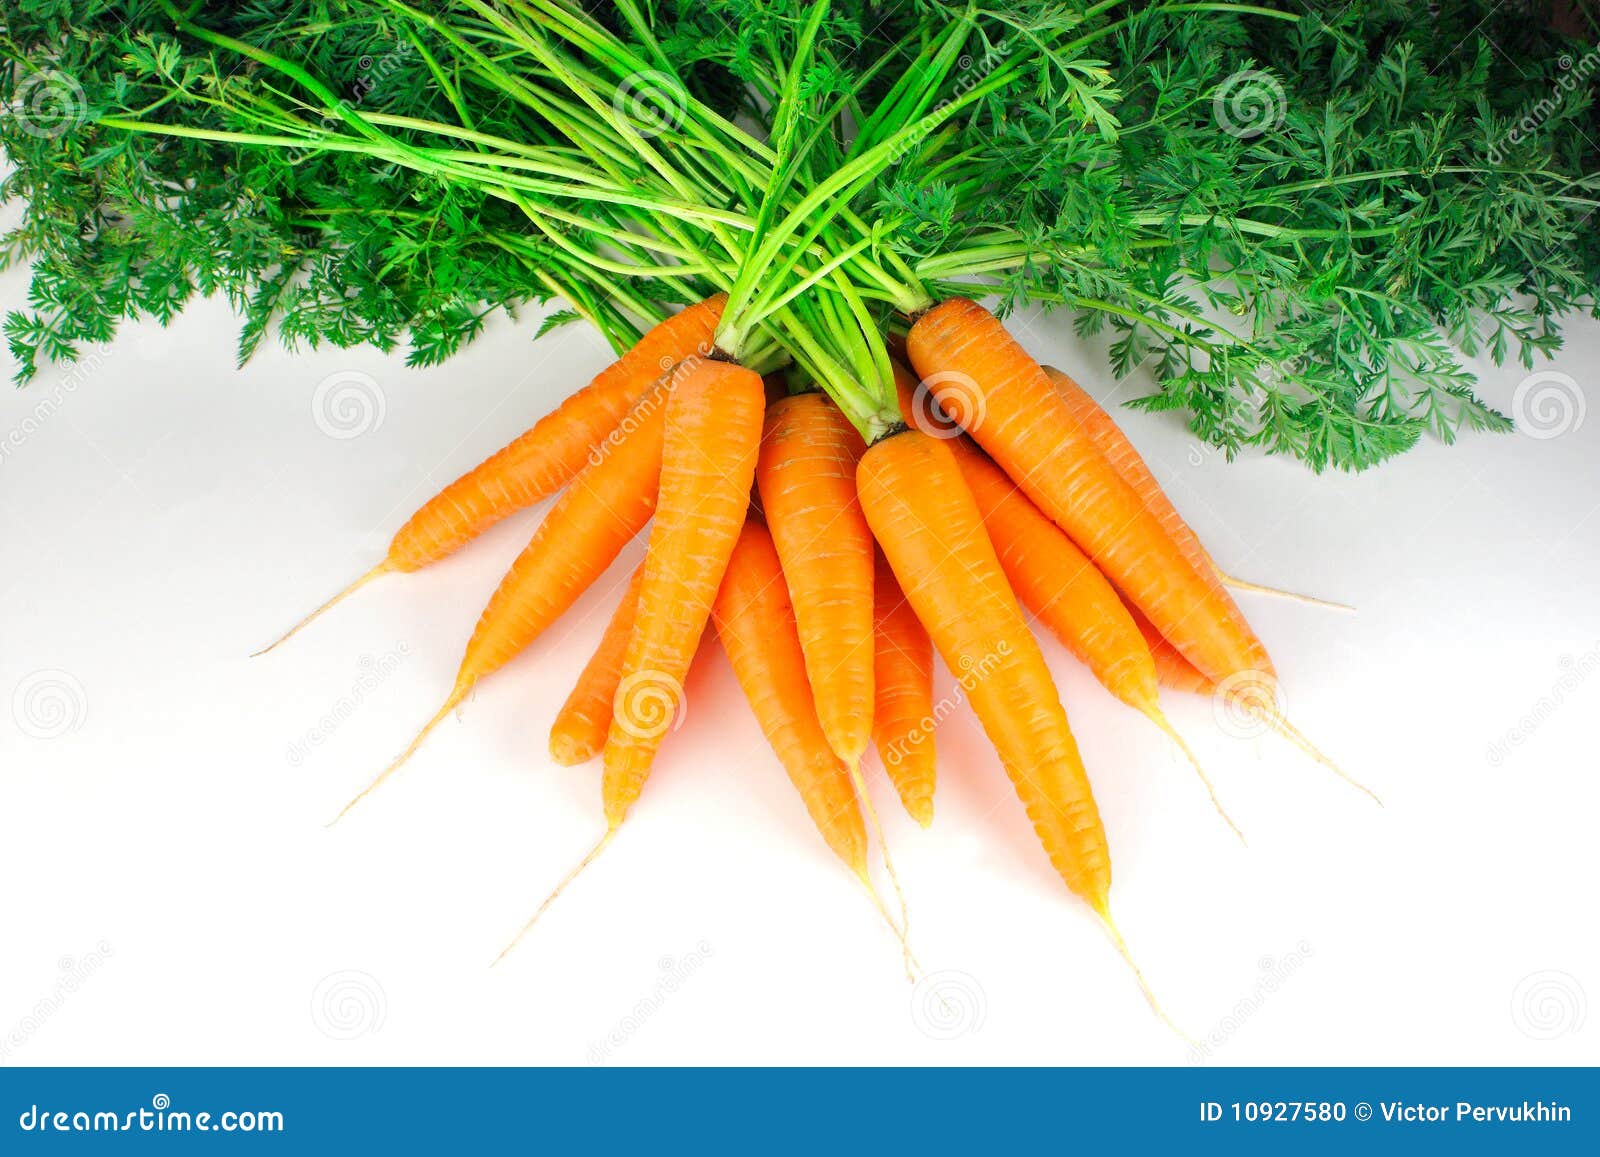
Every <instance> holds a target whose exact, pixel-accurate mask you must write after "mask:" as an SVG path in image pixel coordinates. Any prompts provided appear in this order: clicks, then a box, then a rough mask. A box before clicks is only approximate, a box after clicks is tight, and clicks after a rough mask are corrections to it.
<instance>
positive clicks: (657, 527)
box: [603, 359, 764, 832]
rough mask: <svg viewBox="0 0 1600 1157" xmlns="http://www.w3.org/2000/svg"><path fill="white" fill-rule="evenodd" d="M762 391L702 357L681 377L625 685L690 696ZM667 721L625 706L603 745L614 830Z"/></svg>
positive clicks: (726, 365) (752, 459)
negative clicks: (649, 720)
mask: <svg viewBox="0 0 1600 1157" xmlns="http://www.w3.org/2000/svg"><path fill="white" fill-rule="evenodd" d="M763 401H764V397H763V394H762V384H761V378H760V376H759V375H757V374H754V373H752V372H751V371H749V370H747V369H745V368H744V367H742V366H738V365H734V364H733V363H731V362H724V361H714V360H709V359H707V360H703V361H699V362H697V363H695V364H694V366H692V367H691V368H690V369H689V371H688V373H686V374H684V375H683V378H682V380H681V381H680V382H679V383H678V385H677V388H676V389H675V390H674V391H673V393H672V397H671V398H670V400H669V401H668V402H667V407H666V440H665V445H664V448H663V452H662V459H661V487H660V495H661V497H660V501H659V503H658V505H657V510H656V518H655V524H654V526H653V527H652V528H651V531H650V545H649V547H648V548H647V550H646V552H645V561H644V578H643V579H642V580H641V582H640V586H639V610H638V614H637V618H636V619H635V621H634V628H633V635H632V637H631V638H630V639H629V642H628V651H627V655H626V657H625V658H624V660H623V664H622V671H623V674H622V684H623V685H625V686H626V685H632V684H634V683H639V682H649V683H651V684H653V685H656V686H659V687H662V688H665V689H666V690H667V691H668V693H669V694H671V695H672V696H674V697H678V696H681V695H682V692H683V679H684V676H685V675H686V674H687V673H688V670H689V661H690V660H691V659H692V658H693V657H694V652H695V648H696V647H697V646H698V645H699V643H700V635H701V633H702V632H703V631H704V630H705V626H706V621H707V619H709V617H710V615H711V602H712V599H713V598H714V597H715V596H716V593H717V587H718V585H719V584H720V583H721V582H722V574H723V571H724V570H725V569H726V568H727V565H728V559H729V557H730V556H731V555H732V553H733V547H734V543H735V542H737V541H738V537H739V529H740V527H741V526H743V525H744V520H745V511H746V509H747V507H748V504H749V495H750V486H751V483H752V482H753V481H754V479H755V469H756V455H757V452H758V449H759V446H760V442H761V421H762V405H763ZM663 733H664V728H656V727H654V726H640V725H638V722H637V721H635V720H633V719H630V718H628V716H627V713H625V712H619V713H618V714H617V717H616V718H614V719H613V720H612V721H611V731H610V733H609V734H608V736H607V738H606V746H605V781H604V784H603V793H604V802H605V815H606V823H607V827H608V829H609V831H612V832H614V831H615V830H616V829H617V828H618V827H619V826H620V825H621V824H622V821H623V819H624V818H626V816H627V814H628V809H629V808H631V807H632V806H633V803H634V801H635V800H637V799H638V798H639V793H640V791H641V790H642V789H643V787H644V782H645V779H646V778H647V777H648V776H649V774H650V764H651V762H652V761H653V760H654V758H655V753H656V749H657V748H658V747H659V746H660V743H661V739H662V735H663Z"/></svg>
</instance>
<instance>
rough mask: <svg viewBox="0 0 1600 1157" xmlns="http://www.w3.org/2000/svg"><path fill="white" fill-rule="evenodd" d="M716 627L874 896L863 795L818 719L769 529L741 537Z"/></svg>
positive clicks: (827, 825)
mask: <svg viewBox="0 0 1600 1157" xmlns="http://www.w3.org/2000/svg"><path fill="white" fill-rule="evenodd" d="M711 620H712V622H713V624H715V626H716V629H717V637H718V638H719V639H721V640H722V647H723V650H725V651H727V653H728V661H729V663H730V664H732V666H733V673H734V676H735V678H737V679H738V680H739V686H740V687H741V688H743V690H744V694H745V698H746V699H747V700H749V702H750V708H751V710H752V711H754V712H755V716H756V720H757V721H758V722H759V723H760V724H761V731H762V734H764V735H765V736H766V737H767V742H768V743H769V744H771V746H772V750H773V752H774V753H775V754H776V755H777V757H778V760H779V762H781V763H782V764H783V768H784V770H785V771H787V772H788V773H789V779H790V780H791V781H792V782H793V783H794V786H795V790H796V791H798V792H799V793H800V798H801V800H802V801H804V803H805V806H806V811H807V812H808V813H810V815H811V822H812V823H814V824H815V825H816V827H817V831H818V832H820V833H821V834H822V838H823V839H824V840H825V841H826V842H827V844H828V847H830V848H832V849H833V854H834V855H836V856H838V857H839V859H840V860H842V861H844V864H845V866H846V867H847V868H849V869H850V871H851V872H853V873H854V874H855V875H856V877H857V878H858V879H860V880H861V882H862V883H863V884H865V885H866V886H867V888H868V890H869V891H870V890H872V878H871V876H870V875H869V873H868V870H867V827H866V823H865V822H864V821H863V820H862V818H861V808H860V806H859V805H858V804H857V802H856V793H855V788H854V787H852V786H851V783H850V773H849V771H848V770H847V769H846V768H845V765H844V762H843V761H842V760H841V759H840V758H839V756H838V755H837V754H835V753H834V751H833V749H832V748H831V747H830V746H829V744H828V740H827V737H826V735H825V734H824V733H823V730H822V725H821V723H820V721H819V720H818V718H817V711H816V706H815V704H814V700H813V697H812V693H811V683H810V681H809V680H808V679H807V677H806V667H805V659H804V657H803V655H802V653H801V649H800V636H799V634H798V632H797V628H796V620H795V612H794V606H793V603H792V602H791V597H790V593H789V588H788V586H787V584H786V583H785V582H784V579H783V571H782V569H781V564H780V563H779V560H778V553H777V551H776V549H774V547H773V542H772V537H771V535H770V534H769V533H768V532H767V528H766V527H764V526H762V525H761V523H759V522H757V521H755V520H754V519H749V520H747V521H746V522H745V524H744V529H743V530H741V531H740V532H739V541H738V544H737V545H736V546H735V547H734V548H733V557H732V558H731V559H729V561H728V570H727V573H726V574H725V575H724V576H723V579H722V586H721V587H720V588H719V589H718V591H717V597H716V600H715V602H713V603H712V606H711Z"/></svg>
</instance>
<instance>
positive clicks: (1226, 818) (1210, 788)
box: [1145, 707, 1250, 847]
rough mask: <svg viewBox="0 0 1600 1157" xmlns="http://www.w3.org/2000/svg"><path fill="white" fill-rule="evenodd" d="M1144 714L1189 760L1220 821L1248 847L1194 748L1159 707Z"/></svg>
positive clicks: (1247, 842) (1248, 844)
mask: <svg viewBox="0 0 1600 1157" xmlns="http://www.w3.org/2000/svg"><path fill="white" fill-rule="evenodd" d="M1145 716H1146V717H1147V718H1148V719H1149V720H1150V722H1152V723H1154V724H1155V725H1156V726H1157V727H1159V728H1161V730H1162V732H1163V733H1164V734H1165V735H1166V737H1167V738H1168V739H1170V740H1172V742H1173V743H1175V744H1176V745H1177V747H1178V750H1179V751H1181V752H1183V757H1184V758H1185V759H1187V760H1188V761H1189V766H1191V767H1193V768H1194V770H1195V774H1196V775H1198V776H1199V777H1200V782H1201V783H1202V784H1203V785H1204V786H1205V789H1206V795H1208V796H1210V797H1211V806H1212V807H1214V808H1216V809H1217V814H1218V815H1219V816H1221V817H1222V822H1223V823H1225V824H1227V825H1228V826H1229V827H1230V828H1232V829H1233V834H1234V835H1236V836H1238V837H1239V842H1240V843H1241V844H1244V845H1245V847H1249V846H1250V843H1249V841H1248V840H1246V839H1245V838H1244V833H1243V832H1242V831H1240V830H1239V825H1238V824H1236V823H1234V822H1233V817H1232V816H1230V815H1229V814H1228V811H1227V809H1226V808H1224V807H1223V806H1222V801H1221V800H1220V799H1218V798H1217V789H1216V786H1215V785H1214V784H1213V783H1212V782H1211V777H1210V776H1209V775H1207V774H1206V769H1205V768H1203V767H1201V766H1200V760H1199V759H1198V758H1196V756H1195V753H1194V750H1193V749H1192V748H1191V747H1190V746H1189V745H1188V744H1187V743H1186V742H1184V739H1183V736H1181V735H1179V734H1178V730H1177V728H1175V727H1173V726H1172V722H1171V720H1169V719H1168V718H1167V717H1166V714H1165V713H1164V712H1163V711H1162V710H1161V709H1160V708H1159V707H1152V708H1150V709H1149V710H1148V711H1146V712H1145Z"/></svg>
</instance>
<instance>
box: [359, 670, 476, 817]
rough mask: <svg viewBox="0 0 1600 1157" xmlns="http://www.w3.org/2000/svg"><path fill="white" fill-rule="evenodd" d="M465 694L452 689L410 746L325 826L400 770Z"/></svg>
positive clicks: (457, 689)
mask: <svg viewBox="0 0 1600 1157" xmlns="http://www.w3.org/2000/svg"><path fill="white" fill-rule="evenodd" d="M465 695H466V691H465V690H464V689H463V688H459V687H458V688H456V690H454V691H452V692H451V693H450V698H448V699H446V700H445V701H444V706H443V707H441V708H439V712H438V714H436V715H435V716H434V717H433V718H432V719H430V720H428V722H427V723H426V724H425V725H424V726H423V728H422V730H421V731H419V732H417V737H416V738H415V739H413V740H412V741H411V744H410V746H408V747H407V748H406V749H405V750H404V751H402V752H401V753H400V754H399V755H398V756H396V757H395V761H394V762H393V763H391V764H390V765H389V766H388V767H386V768H384V769H383V770H382V771H380V772H379V773H378V775H377V778H375V779H374V780H373V781H372V782H371V783H369V784H367V786H366V787H364V788H362V789H361V790H360V791H359V792H358V793H356V796H355V798H354V799H352V800H351V801H350V802H349V803H347V804H345V805H344V807H343V808H341V809H340V811H339V814H338V815H336V816H334V817H333V819H331V820H329V821H328V825H327V826H328V827H330V828H331V827H332V826H333V825H334V824H336V823H338V822H339V821H340V820H342V819H344V817H345V816H347V815H349V814H350V812H351V809H353V808H354V807H355V806H356V804H358V803H360V802H361V801H362V800H364V799H366V798H367V797H368V796H369V795H371V794H372V793H373V792H375V791H377V790H378V788H379V787H380V786H381V785H382V784H383V781H384V780H386V779H388V778H389V777H390V776H391V775H393V774H394V773H395V772H396V771H398V770H400V766H401V765H402V764H404V763H405V761H406V760H408V759H410V758H411V757H412V756H413V755H415V754H416V751H417V748H419V747H421V746H422V741H423V740H424V739H426V738H428V735H429V734H430V733H431V732H432V731H433V729H434V728H435V727H437V726H439V724H441V723H443V722H444V720H445V716H447V715H449V714H450V712H452V711H454V710H455V708H456V706H457V705H458V704H459V703H460V702H461V700H462V699H463V698H464V697H465Z"/></svg>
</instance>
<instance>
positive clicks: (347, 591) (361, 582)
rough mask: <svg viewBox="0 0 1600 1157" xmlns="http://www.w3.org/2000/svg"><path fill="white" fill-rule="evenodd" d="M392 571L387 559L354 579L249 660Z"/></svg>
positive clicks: (282, 641) (277, 644) (290, 637)
mask: <svg viewBox="0 0 1600 1157" xmlns="http://www.w3.org/2000/svg"><path fill="white" fill-rule="evenodd" d="M394 569H395V566H394V563H393V562H391V561H390V560H389V559H384V560H383V561H382V562H380V563H379V564H378V565H377V566H375V567H373V568H372V569H371V570H369V571H368V572H367V573H366V574H364V575H362V576H361V577H360V578H358V579H356V581H355V582H353V583H351V584H350V585H349V586H347V587H345V588H344V590H342V591H340V592H339V593H338V594H336V595H334V596H333V597H332V598H331V599H329V600H328V601H327V602H325V603H323V604H322V605H321V606H320V607H318V608H317V609H316V610H314V611H312V612H311V613H310V614H309V615H307V616H306V617H305V618H303V619H301V620H300V621H299V622H298V623H296V624H295V625H294V626H292V627H290V628H289V629H288V630H287V631H285V632H284V633H283V634H281V635H279V636H278V637H277V638H276V639H274V640H273V641H272V642H270V643H268V644H267V645H266V646H265V647H262V648H261V650H259V651H252V652H250V658H252V659H255V658H258V657H260V656H261V655H265V654H266V653H267V652H268V651H271V650H273V649H274V648H276V647H278V646H281V645H282V644H284V643H287V642H288V641H289V640H290V639H292V638H294V636H295V635H297V634H299V633H300V631H301V629H302V628H304V627H308V626H310V625H311V623H312V622H313V621H314V620H315V619H317V618H318V617H320V616H321V615H322V613H323V612H324V611H329V610H332V609H333V608H334V607H335V606H336V605H338V604H339V603H341V602H343V601H344V600H345V599H347V598H349V597H350V596H351V595H353V594H355V593H356V592H357V591H358V590H360V589H361V588H362V587H364V586H366V585H367V584H368V583H369V582H371V581H372V580H373V579H375V578H378V577H379V576H381V575H386V574H388V573H389V572H390V571H392V570H394Z"/></svg>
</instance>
